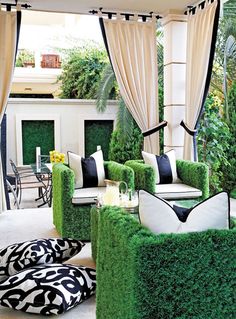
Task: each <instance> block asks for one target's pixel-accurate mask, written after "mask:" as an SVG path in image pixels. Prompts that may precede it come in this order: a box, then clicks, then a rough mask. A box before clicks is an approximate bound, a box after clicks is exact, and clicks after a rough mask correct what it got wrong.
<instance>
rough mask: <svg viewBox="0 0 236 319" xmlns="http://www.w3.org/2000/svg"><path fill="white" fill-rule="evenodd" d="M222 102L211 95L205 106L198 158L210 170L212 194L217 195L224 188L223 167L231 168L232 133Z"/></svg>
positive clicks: (201, 123) (200, 130) (201, 122)
mask: <svg viewBox="0 0 236 319" xmlns="http://www.w3.org/2000/svg"><path fill="white" fill-rule="evenodd" d="M221 108H222V106H221V102H220V100H219V99H218V98H217V97H216V96H214V95H213V94H211V95H209V97H208V98H207V101H206V104H205V112H204V114H203V117H202V119H201V121H200V128H199V133H198V137H197V139H198V158H199V161H200V162H204V163H206V164H207V165H208V166H209V169H210V192H211V193H216V192H218V191H220V190H221V189H222V188H224V178H223V175H224V173H223V171H222V167H225V168H226V169H227V170H228V169H229V167H230V164H229V161H228V152H229V149H230V131H229V127H228V125H227V124H226V123H225V122H224V120H223V118H222V116H221V115H220V112H219V110H220V109H221Z"/></svg>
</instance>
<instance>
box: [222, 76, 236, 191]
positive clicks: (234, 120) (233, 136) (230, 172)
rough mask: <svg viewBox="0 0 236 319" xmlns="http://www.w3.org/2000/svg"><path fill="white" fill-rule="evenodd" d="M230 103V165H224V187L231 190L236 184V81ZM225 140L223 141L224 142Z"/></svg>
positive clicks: (229, 98) (230, 92)
mask: <svg viewBox="0 0 236 319" xmlns="http://www.w3.org/2000/svg"><path fill="white" fill-rule="evenodd" d="M228 104H229V119H230V120H229V122H228V126H229V131H230V134H229V145H230V147H229V148H228V151H227V158H228V162H229V167H227V166H224V165H222V168H221V169H222V172H223V176H224V188H225V189H226V190H228V191H231V190H232V189H233V188H235V186H236V82H234V83H233V84H232V87H231V89H230V91H229V96H228ZM223 141H224V140H222V141H221V143H222V144H224V143H225V142H223Z"/></svg>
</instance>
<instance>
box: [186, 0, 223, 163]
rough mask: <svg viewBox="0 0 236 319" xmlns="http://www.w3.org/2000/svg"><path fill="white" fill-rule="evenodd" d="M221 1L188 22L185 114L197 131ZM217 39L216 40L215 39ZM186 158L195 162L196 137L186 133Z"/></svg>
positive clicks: (187, 121)
mask: <svg viewBox="0 0 236 319" xmlns="http://www.w3.org/2000/svg"><path fill="white" fill-rule="evenodd" d="M219 6H220V5H219V1H217V0H215V1H214V2H213V3H208V2H207V1H206V4H205V7H204V9H202V8H201V7H198V8H197V9H196V12H195V14H191V13H190V14H189V15H188V21H187V30H188V31H187V65H186V112H185V123H186V124H187V126H188V127H189V128H190V129H192V130H194V129H196V128H197V124H198V121H199V118H200V114H201V111H202V108H203V105H204V103H205V99H206V96H207V92H208V88H209V83H210V77H211V71H212V62H213V57H214V51H215V38H216V29H217V25H218V20H219ZM213 38H214V39H213ZM184 159H185V160H193V137H192V136H191V135H189V134H188V133H187V132H185V139H184Z"/></svg>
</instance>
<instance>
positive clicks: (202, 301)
mask: <svg viewBox="0 0 236 319" xmlns="http://www.w3.org/2000/svg"><path fill="white" fill-rule="evenodd" d="M98 231H99V234H98V256H97V292H96V301H97V313H96V318H97V319H169V318H171V319H190V318H191V319H235V318H236V294H235V283H236V264H235V260H236V230H235V229H233V230H222V231H219V230H209V231H205V232H198V233H186V234H168V235H167V234H166V235H164V234H163V235H154V234H153V233H151V232H150V231H149V230H147V229H145V228H144V227H142V226H141V225H140V224H139V223H138V222H137V220H136V219H135V218H134V217H132V216H131V215H129V214H127V213H124V212H123V211H122V210H121V209H119V208H112V207H105V208H103V209H102V210H101V212H100V216H99V228H98Z"/></svg>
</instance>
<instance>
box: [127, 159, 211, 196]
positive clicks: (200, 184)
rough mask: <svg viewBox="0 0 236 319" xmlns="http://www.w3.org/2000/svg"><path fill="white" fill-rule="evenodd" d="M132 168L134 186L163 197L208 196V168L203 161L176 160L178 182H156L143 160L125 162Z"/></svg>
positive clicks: (152, 169)
mask: <svg viewBox="0 0 236 319" xmlns="http://www.w3.org/2000/svg"><path fill="white" fill-rule="evenodd" d="M125 165H126V166H129V167H130V168H132V169H133V170H134V179H135V188H136V189H144V190H146V191H148V192H150V193H154V194H156V195H158V196H161V197H162V198H165V199H189V198H191V199H193V198H195V199H198V200H200V199H205V198H207V197H208V196H209V169H208V166H207V165H206V164H204V163H198V162H191V161H184V160H176V168H177V174H178V178H179V179H180V183H173V184H156V175H155V170H154V168H153V167H152V166H151V165H147V164H144V161H143V160H129V161H126V162H125Z"/></svg>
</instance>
